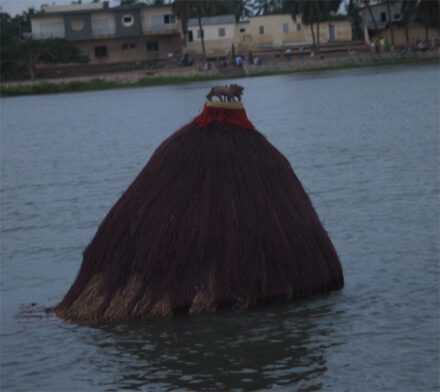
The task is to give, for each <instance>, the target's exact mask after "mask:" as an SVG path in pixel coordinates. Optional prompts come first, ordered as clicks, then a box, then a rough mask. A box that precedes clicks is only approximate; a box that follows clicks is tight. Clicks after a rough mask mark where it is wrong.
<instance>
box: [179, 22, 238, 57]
mask: <svg viewBox="0 0 440 392" xmlns="http://www.w3.org/2000/svg"><path fill="white" fill-rule="evenodd" d="M219 29H224V32H225V35H224V36H223V37H220V36H219ZM198 30H199V28H198V26H192V27H190V28H188V31H192V34H193V41H192V42H189V41H187V50H188V52H190V53H197V54H201V53H202V44H201V39H200V38H198V36H197V32H198ZM203 31H204V38H205V46H206V52H207V55H208V56H224V55H226V54H227V53H229V52H230V51H231V48H232V44H233V43H234V41H235V24H218V25H208V26H203Z"/></svg>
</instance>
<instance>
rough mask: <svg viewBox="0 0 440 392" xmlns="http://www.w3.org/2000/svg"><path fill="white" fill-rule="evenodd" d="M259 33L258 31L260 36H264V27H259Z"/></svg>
mask: <svg viewBox="0 0 440 392" xmlns="http://www.w3.org/2000/svg"><path fill="white" fill-rule="evenodd" d="M259 31H260V34H264V26H260V28H259Z"/></svg>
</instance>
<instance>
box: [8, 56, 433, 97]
mask: <svg viewBox="0 0 440 392" xmlns="http://www.w3.org/2000/svg"><path fill="white" fill-rule="evenodd" d="M433 63H439V58H438V57H426V58H420V57H387V58H381V57H371V58H368V59H362V61H357V60H356V59H353V61H346V62H336V63H333V64H328V63H327V64H322V65H320V64H314V65H312V66H303V67H298V68H290V69H279V68H276V67H265V66H262V67H261V68H255V69H254V70H251V71H249V72H248V73H237V74H234V75H223V74H195V75H190V76H177V75H176V76H148V77H145V78H144V79H141V80H138V81H136V82H120V81H109V80H102V79H93V80H89V81H71V82H65V83H50V82H41V83H33V84H22V85H10V86H7V85H3V86H1V87H0V96H4V97H7V96H9V97H10V96H19V95H38V94H57V93H68V92H83V91H95V90H109V89H121V88H129V87H130V88H131V87H149V86H162V85H172V84H183V83H191V82H201V81H213V80H222V79H234V78H243V77H256V76H271V75H282V74H292V73H303V72H318V71H326V70H339V69H349V68H359V67H371V66H385V65H403V64H433Z"/></svg>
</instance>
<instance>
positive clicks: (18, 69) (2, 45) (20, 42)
mask: <svg viewBox="0 0 440 392" xmlns="http://www.w3.org/2000/svg"><path fill="white" fill-rule="evenodd" d="M33 12H34V11H33V10H28V11H26V12H24V13H23V14H22V15H17V16H15V17H13V18H11V16H10V15H8V14H6V13H3V14H0V28H1V35H0V69H1V79H2V80H10V79H25V78H31V79H34V78H35V66H36V64H37V63H39V62H42V63H67V62H85V61H86V60H87V59H86V58H84V57H83V56H81V53H80V51H79V49H78V48H76V47H75V46H74V45H73V44H72V43H71V42H67V41H65V40H63V39H49V40H38V41H36V40H32V39H25V38H24V33H29V32H30V16H31V15H32V14H33Z"/></svg>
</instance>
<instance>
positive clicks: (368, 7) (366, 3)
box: [362, 0, 379, 31]
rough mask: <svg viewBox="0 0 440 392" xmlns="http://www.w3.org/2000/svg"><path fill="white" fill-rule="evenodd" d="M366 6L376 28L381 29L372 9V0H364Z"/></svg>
mask: <svg viewBox="0 0 440 392" xmlns="http://www.w3.org/2000/svg"><path fill="white" fill-rule="evenodd" d="M362 2H363V4H364V6H365V7H366V8H367V10H368V13H369V14H370V19H371V21H372V22H373V26H374V30H375V31H377V30H379V27H378V25H377V21H376V18H375V16H374V13H373V10H372V9H371V5H370V0H362Z"/></svg>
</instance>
